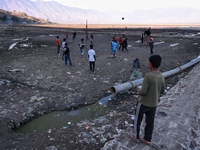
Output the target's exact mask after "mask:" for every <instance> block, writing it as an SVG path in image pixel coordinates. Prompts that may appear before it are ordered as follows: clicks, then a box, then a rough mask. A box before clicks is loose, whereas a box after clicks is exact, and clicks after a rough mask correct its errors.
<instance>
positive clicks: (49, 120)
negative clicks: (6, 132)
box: [15, 95, 113, 133]
mask: <svg viewBox="0 0 200 150" xmlns="http://www.w3.org/2000/svg"><path fill="white" fill-rule="evenodd" d="M111 97H113V95H109V96H107V97H104V98H102V99H101V100H100V101H99V104H91V105H87V106H84V107H81V108H79V109H77V110H72V111H53V112H51V113H49V114H46V115H43V116H41V117H38V118H36V119H34V120H32V121H30V122H28V123H26V124H25V125H22V126H20V127H19V128H17V129H16V130H15V132H18V133H32V132H51V130H54V129H66V128H68V127H69V126H71V125H72V124H76V123H77V122H79V121H82V120H85V119H87V120H91V119H95V118H98V117H100V116H104V115H106V113H107V112H108V110H109V108H108V107H105V105H106V102H107V101H108V100H111Z"/></svg>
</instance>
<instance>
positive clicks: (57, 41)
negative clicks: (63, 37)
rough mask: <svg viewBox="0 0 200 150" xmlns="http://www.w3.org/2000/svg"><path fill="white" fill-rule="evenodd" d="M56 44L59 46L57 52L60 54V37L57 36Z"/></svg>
mask: <svg viewBox="0 0 200 150" xmlns="http://www.w3.org/2000/svg"><path fill="white" fill-rule="evenodd" d="M56 46H57V53H58V55H60V38H59V36H57V38H56Z"/></svg>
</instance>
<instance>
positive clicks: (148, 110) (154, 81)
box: [130, 55, 165, 145]
mask: <svg viewBox="0 0 200 150" xmlns="http://www.w3.org/2000/svg"><path fill="white" fill-rule="evenodd" d="M161 62H162V58H161V56H160V55H151V56H150V58H149V68H150V69H151V72H150V73H147V74H146V75H145V77H144V80H143V83H142V87H141V89H140V90H139V94H140V95H141V96H142V98H141V100H140V101H139V102H138V104H137V108H136V114H135V120H134V129H133V132H131V134H130V137H131V138H132V139H133V140H134V141H135V142H140V141H142V142H144V143H145V144H147V145H151V144H152V143H151V139H152V134H153V128H154V118H155V113H156V108H157V105H158V102H159V96H160V94H161V93H164V89H165V79H164V76H163V75H162V74H161V73H160V72H159V69H158V68H159V66H160V65H161ZM144 114H145V116H146V119H145V121H146V125H145V129H144V138H140V135H139V133H140V125H141V122H142V118H143V115H144Z"/></svg>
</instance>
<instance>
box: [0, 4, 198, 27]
mask: <svg viewBox="0 0 200 150" xmlns="http://www.w3.org/2000/svg"><path fill="white" fill-rule="evenodd" d="M0 8H1V9H4V10H7V11H14V10H15V11H19V12H25V13H26V14H28V15H30V16H34V17H38V18H43V19H46V20H48V21H51V22H55V23H62V24H85V23H86V20H87V21H88V23H91V24H116V23H121V24H123V23H126V24H127V23H130V24H197V23H200V9H194V8H189V7H185V8H166V9H161V8H160V9H159V8H158V9H152V10H133V11H132V12H130V13H123V12H120V11H106V12H104V11H99V10H94V9H80V8H76V7H69V6H65V5H62V4H59V3H57V2H54V1H42V0H36V1H31V0H1V1H0ZM123 17H124V19H122V18H123Z"/></svg>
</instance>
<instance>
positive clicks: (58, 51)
mask: <svg viewBox="0 0 200 150" xmlns="http://www.w3.org/2000/svg"><path fill="white" fill-rule="evenodd" d="M57 53H58V54H60V46H59V45H58V46H57Z"/></svg>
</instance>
